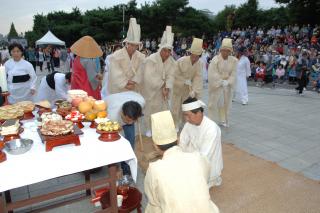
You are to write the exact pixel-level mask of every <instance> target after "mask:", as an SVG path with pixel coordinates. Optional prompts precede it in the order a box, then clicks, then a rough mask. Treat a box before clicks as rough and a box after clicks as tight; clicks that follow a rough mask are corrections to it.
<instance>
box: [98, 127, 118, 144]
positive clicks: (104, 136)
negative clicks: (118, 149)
mask: <svg viewBox="0 0 320 213" xmlns="http://www.w3.org/2000/svg"><path fill="white" fill-rule="evenodd" d="M96 132H97V133H99V134H100V136H99V140H101V141H104V142H114V141H117V140H119V139H120V138H121V136H120V135H119V131H112V132H106V131H101V130H98V129H97V131H96Z"/></svg>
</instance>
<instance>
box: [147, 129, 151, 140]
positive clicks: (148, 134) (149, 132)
mask: <svg viewBox="0 0 320 213" xmlns="http://www.w3.org/2000/svg"><path fill="white" fill-rule="evenodd" d="M146 136H147V137H149V138H151V137H152V133H151V130H148V131H146Z"/></svg>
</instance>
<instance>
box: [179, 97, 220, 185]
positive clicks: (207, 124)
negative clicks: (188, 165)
mask: <svg viewBox="0 0 320 213" xmlns="http://www.w3.org/2000/svg"><path fill="white" fill-rule="evenodd" d="M204 106H205V104H204V103H203V102H202V101H200V100H197V99H196V98H190V97H189V98H188V99H187V100H185V101H184V102H183V104H182V111H183V115H184V118H185V120H186V124H185V125H184V127H183V129H182V131H181V134H180V141H179V146H180V147H181V148H182V150H183V151H185V152H200V154H201V155H203V156H204V157H206V158H207V160H208V161H209V162H210V165H211V166H210V167H211V168H210V178H209V187H212V186H219V185H221V183H222V179H221V177H220V175H221V171H222V169H223V161H222V150H221V130H220V128H219V126H218V125H217V124H216V123H215V122H214V121H212V120H210V119H209V118H208V117H207V116H205V115H204V113H203V110H204V109H203V107H204Z"/></svg>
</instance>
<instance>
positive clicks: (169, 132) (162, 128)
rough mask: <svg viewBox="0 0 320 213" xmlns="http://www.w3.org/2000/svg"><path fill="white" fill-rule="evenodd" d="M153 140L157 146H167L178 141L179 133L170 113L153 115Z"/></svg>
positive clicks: (164, 112)
mask: <svg viewBox="0 0 320 213" xmlns="http://www.w3.org/2000/svg"><path fill="white" fill-rule="evenodd" d="M151 128H152V140H153V142H154V143H155V144H156V145H166V144H170V143H173V142H175V141H177V139H178V137H177V132H176V129H175V126H174V121H173V118H172V115H171V112H170V111H162V112H158V113H154V114H152V115H151Z"/></svg>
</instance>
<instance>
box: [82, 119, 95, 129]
mask: <svg viewBox="0 0 320 213" xmlns="http://www.w3.org/2000/svg"><path fill="white" fill-rule="evenodd" d="M83 122H87V123H90V126H89V127H90V128H92V129H96V128H97V126H98V124H97V123H96V122H95V121H94V120H93V121H89V120H86V119H84V120H83Z"/></svg>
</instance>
